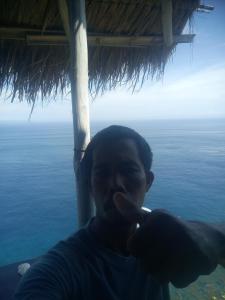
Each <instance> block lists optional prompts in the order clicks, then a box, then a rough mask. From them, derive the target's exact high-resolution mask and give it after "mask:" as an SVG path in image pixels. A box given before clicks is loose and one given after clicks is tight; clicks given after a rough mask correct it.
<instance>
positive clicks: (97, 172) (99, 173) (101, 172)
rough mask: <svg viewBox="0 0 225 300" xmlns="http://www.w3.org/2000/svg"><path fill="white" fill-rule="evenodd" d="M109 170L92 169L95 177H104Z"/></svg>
mask: <svg viewBox="0 0 225 300" xmlns="http://www.w3.org/2000/svg"><path fill="white" fill-rule="evenodd" d="M108 173H109V171H108V170H107V169H97V170H95V171H94V175H95V176H96V177H106V176H107V175H108Z"/></svg>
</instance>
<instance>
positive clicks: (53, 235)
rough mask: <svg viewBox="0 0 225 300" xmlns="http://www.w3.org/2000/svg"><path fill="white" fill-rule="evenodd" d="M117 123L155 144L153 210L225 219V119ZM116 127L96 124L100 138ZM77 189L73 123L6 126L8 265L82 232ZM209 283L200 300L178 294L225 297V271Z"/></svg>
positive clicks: (4, 260) (2, 217)
mask: <svg viewBox="0 0 225 300" xmlns="http://www.w3.org/2000/svg"><path fill="white" fill-rule="evenodd" d="M116 123H117V124H118V123H120V124H123V125H127V126H130V127H132V128H133V129H135V130H137V131H138V132H139V133H141V134H142V135H143V136H144V137H145V138H146V140H147V141H148V142H149V144H150V145H151V148H152V151H153V156H154V158H153V172H154V173H155V182H154V184H153V187H152V188H151V190H150V192H149V193H148V194H147V196H146V201H145V206H146V207H149V208H151V209H154V208H164V209H167V210H169V211H170V212H171V213H173V214H175V215H177V216H180V217H182V218H185V219H197V220H203V221H207V222H222V221H225V120H224V119H223V120H222V119H215V120H212V119H211V120H155V121H132V122H131V121H129V122H116ZM110 124H113V122H95V123H92V124H91V128H92V134H94V133H96V132H97V131H98V130H100V129H101V128H104V127H105V126H107V125H110ZM75 188H76V187H75V183H74V174H73V133H72V124H69V123H32V122H27V123H19V122H18V123H7V122H4V123H3V122H2V123H0V265H6V264H9V263H13V262H16V261H20V260H26V259H28V258H32V257H36V256H39V255H41V254H43V253H44V252H46V251H47V250H48V249H49V248H50V247H51V246H53V245H54V244H55V243H56V242H57V241H58V240H61V239H64V238H66V237H67V236H69V235H70V234H71V233H72V232H74V231H75V230H76V228H77V216H76V213H77V208H76V196H75ZM221 277H222V278H221ZM202 278H203V282H202V281H198V282H200V283H198V284H197V285H196V284H194V285H191V288H190V287H189V288H188V289H189V292H188V293H189V294H190V291H193V295H192V298H185V297H186V296H185V295H187V293H186V292H185V293H183V291H186V289H184V290H183V291H182V292H180V291H177V290H174V291H173V293H174V299H211V298H210V297H211V296H212V297H214V296H215V297H219V296H220V297H222V296H223V295H224V298H225V272H224V270H222V268H218V269H217V271H216V272H214V273H213V275H211V276H208V277H207V278H209V279H206V277H202ZM210 278H211V279H210ZM195 285H196V286H195ZM192 286H194V287H192ZM206 286H207V287H208V288H206ZM206 290H207V297H208V298H201V295H202V294H201V293H203V294H204V293H206ZM198 293H199V294H198ZM211 294H212V295H211ZM199 295H200V296H199ZM204 295H205V294H204ZM176 297H177V298H176ZM195 297H197V298H195ZM224 298H221V299H224ZM218 299H220V298H218Z"/></svg>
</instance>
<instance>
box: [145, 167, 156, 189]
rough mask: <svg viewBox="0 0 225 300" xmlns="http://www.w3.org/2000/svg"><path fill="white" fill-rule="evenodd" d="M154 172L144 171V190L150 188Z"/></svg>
mask: <svg viewBox="0 0 225 300" xmlns="http://www.w3.org/2000/svg"><path fill="white" fill-rule="evenodd" d="M154 178H155V176H154V173H153V172H152V171H147V172H146V192H147V191H148V190H149V189H150V187H151V185H152V183H153V181H154Z"/></svg>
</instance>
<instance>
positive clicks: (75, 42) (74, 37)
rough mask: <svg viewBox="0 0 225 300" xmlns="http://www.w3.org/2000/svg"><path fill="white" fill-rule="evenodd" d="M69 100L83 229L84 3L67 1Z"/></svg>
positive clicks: (89, 210)
mask: <svg viewBox="0 0 225 300" xmlns="http://www.w3.org/2000/svg"><path fill="white" fill-rule="evenodd" d="M69 3H70V6H69V10H68V12H69V14H70V35H71V43H70V49H71V96H72V112H73V130H74V170H75V174H76V188H77V208H78V223H79V226H83V225H84V224H86V223H87V221H88V220H89V218H90V217H91V216H92V214H93V207H92V203H91V201H90V197H89V191H88V190H87V189H85V188H84V185H83V183H82V179H81V178H80V177H79V176H77V175H78V168H79V164H80V161H81V159H82V156H83V151H84V150H85V148H86V146H87V144H88V143H89V141H90V124H89V102H88V49H87V31H86V16H85V1H84V0H76V1H74V0H70V1H69Z"/></svg>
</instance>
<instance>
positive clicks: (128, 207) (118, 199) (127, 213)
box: [113, 192, 149, 224]
mask: <svg viewBox="0 0 225 300" xmlns="http://www.w3.org/2000/svg"><path fill="white" fill-rule="evenodd" d="M113 201H114V203H115V206H116V208H117V209H118V211H119V213H120V214H121V215H122V216H123V217H124V218H125V219H126V220H127V221H128V222H130V223H139V224H142V223H143V222H144V221H145V219H146V217H147V215H149V212H147V211H145V210H142V209H141V208H139V207H138V206H137V205H136V204H135V203H133V202H132V201H131V200H130V199H128V197H127V196H126V195H125V194H124V193H121V192H117V193H115V194H114V197H113Z"/></svg>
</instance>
